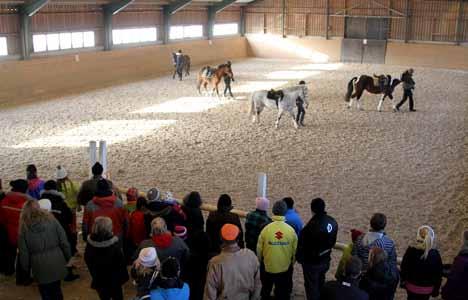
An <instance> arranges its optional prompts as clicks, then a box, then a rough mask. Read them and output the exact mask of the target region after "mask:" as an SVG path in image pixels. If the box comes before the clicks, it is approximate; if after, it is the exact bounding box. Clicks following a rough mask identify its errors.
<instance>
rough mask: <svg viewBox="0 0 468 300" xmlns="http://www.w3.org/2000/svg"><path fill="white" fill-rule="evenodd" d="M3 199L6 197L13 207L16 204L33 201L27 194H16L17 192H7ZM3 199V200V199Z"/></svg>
mask: <svg viewBox="0 0 468 300" xmlns="http://www.w3.org/2000/svg"><path fill="white" fill-rule="evenodd" d="M5 197H8V199H9V201H10V202H11V203H12V204H13V205H15V204H17V203H18V202H20V201H21V202H22V201H28V200H34V198H33V197H31V196H29V195H28V194H23V193H18V192H8V193H6V194H5ZM4 199H5V198H4Z"/></svg>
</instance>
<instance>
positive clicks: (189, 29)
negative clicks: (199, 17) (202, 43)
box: [169, 25, 203, 40]
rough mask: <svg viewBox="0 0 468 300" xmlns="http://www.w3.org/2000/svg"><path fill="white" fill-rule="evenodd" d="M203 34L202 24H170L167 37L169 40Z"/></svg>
mask: <svg viewBox="0 0 468 300" xmlns="http://www.w3.org/2000/svg"><path fill="white" fill-rule="evenodd" d="M202 36H203V26H202V25H189V26H171V29H170V32H169V38H170V39H171V40H177V39H184V38H197V37H202Z"/></svg>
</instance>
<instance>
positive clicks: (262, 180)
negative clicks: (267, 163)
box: [257, 173, 268, 198]
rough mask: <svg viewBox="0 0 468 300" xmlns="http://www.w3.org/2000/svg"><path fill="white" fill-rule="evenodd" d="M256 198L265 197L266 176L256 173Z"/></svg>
mask: <svg viewBox="0 0 468 300" xmlns="http://www.w3.org/2000/svg"><path fill="white" fill-rule="evenodd" d="M257 176H258V186H257V197H265V198H266V197H267V182H268V178H267V174H266V173H258V175H257Z"/></svg>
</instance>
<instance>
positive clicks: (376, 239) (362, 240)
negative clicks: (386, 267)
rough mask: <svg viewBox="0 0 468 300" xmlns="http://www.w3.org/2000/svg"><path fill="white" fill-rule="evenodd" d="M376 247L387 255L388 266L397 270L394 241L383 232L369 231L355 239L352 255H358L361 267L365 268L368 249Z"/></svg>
mask: <svg viewBox="0 0 468 300" xmlns="http://www.w3.org/2000/svg"><path fill="white" fill-rule="evenodd" d="M374 247H378V248H381V249H383V250H385V252H387V255H388V262H389V264H390V266H391V267H392V268H393V269H394V270H397V253H396V248H395V243H394V242H393V241H392V240H391V239H390V238H389V237H388V236H387V235H386V234H385V233H384V232H374V231H369V232H367V233H365V234H362V235H361V236H359V237H358V238H357V239H356V242H355V243H354V245H353V251H352V254H353V256H357V257H359V259H360V260H361V262H362V269H363V270H366V269H367V265H368V263H369V250H370V249H372V248H374Z"/></svg>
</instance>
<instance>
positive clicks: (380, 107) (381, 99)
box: [377, 94, 387, 111]
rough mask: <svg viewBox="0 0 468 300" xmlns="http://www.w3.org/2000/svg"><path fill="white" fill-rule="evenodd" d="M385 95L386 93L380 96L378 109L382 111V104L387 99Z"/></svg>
mask: <svg viewBox="0 0 468 300" xmlns="http://www.w3.org/2000/svg"><path fill="white" fill-rule="evenodd" d="M385 97H387V96H386V95H385V94H384V95H382V97H380V101H379V105H377V111H382V105H383V102H384V100H385Z"/></svg>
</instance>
